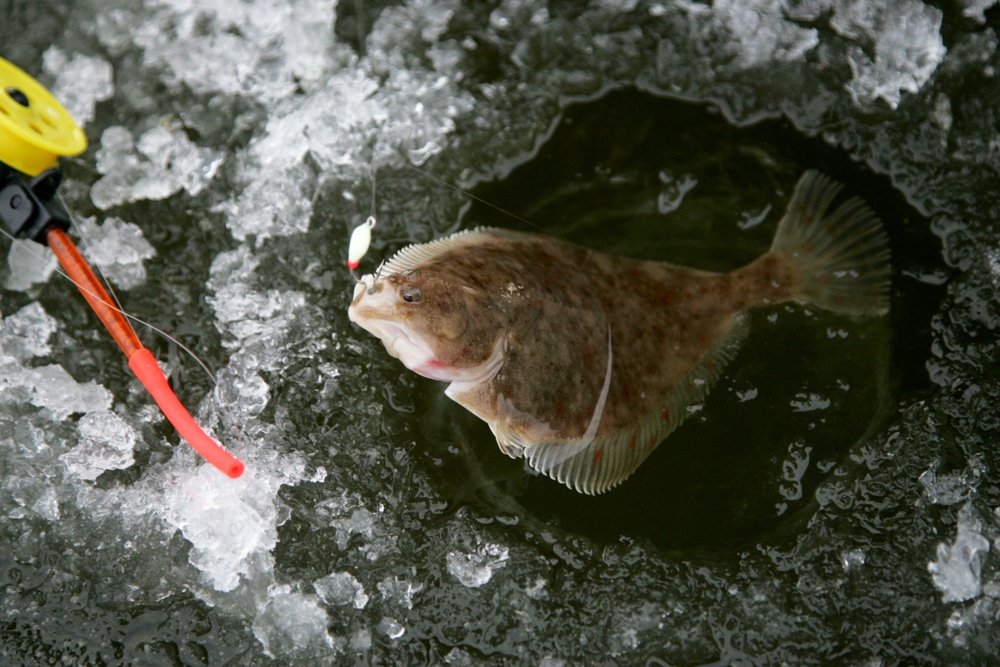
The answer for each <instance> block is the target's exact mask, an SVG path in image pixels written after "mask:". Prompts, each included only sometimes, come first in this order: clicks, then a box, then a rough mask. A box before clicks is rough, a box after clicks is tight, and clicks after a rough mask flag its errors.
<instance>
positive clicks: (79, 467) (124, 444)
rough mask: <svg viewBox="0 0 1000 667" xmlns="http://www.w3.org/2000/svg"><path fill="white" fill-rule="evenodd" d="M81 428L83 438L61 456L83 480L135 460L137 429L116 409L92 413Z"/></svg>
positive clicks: (124, 465)
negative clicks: (119, 414)
mask: <svg viewBox="0 0 1000 667" xmlns="http://www.w3.org/2000/svg"><path fill="white" fill-rule="evenodd" d="M77 428H78V429H79V431H80V440H79V441H78V442H77V444H76V447H74V448H73V449H72V450H70V451H69V452H67V453H66V454H63V455H62V456H61V457H60V458H61V459H62V461H63V463H65V464H66V468H67V469H68V470H69V471H70V472H71V473H73V474H74V475H76V476H77V477H79V478H80V479H84V480H87V481H93V480H95V479H97V478H98V476H100V474H101V473H102V472H104V471H105V470H119V469H122V468H127V467H129V466H130V465H132V464H133V463H134V462H135V456H134V453H133V450H134V448H135V443H136V434H135V431H134V430H133V429H132V427H131V426H130V425H129V424H128V422H126V421H125V420H124V419H122V418H121V417H119V416H118V415H116V414H115V413H114V412H111V411H110V410H101V411H96V412H88V413H87V414H85V415H84V416H83V417H81V418H80V421H79V423H78V424H77Z"/></svg>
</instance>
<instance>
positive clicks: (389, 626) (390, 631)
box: [378, 616, 406, 639]
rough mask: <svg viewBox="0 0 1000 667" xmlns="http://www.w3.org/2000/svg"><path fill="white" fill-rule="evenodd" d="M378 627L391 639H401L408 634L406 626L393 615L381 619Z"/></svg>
mask: <svg viewBox="0 0 1000 667" xmlns="http://www.w3.org/2000/svg"><path fill="white" fill-rule="evenodd" d="M378 629H379V630H381V631H382V632H383V633H384V634H385V635H386V636H387V637H388V638H389V639H399V638H400V637H402V636H403V635H405V634H406V627H405V626H404V625H403V624H402V623H400V622H399V621H397V620H396V619H395V618H393V617H392V616H385V617H384V618H383V619H382V620H381V621H379V624H378Z"/></svg>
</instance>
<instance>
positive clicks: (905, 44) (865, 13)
mask: <svg viewBox="0 0 1000 667" xmlns="http://www.w3.org/2000/svg"><path fill="white" fill-rule="evenodd" d="M941 20H942V13H941V10H940V9H937V8H935V7H930V6H928V5H925V4H924V3H923V2H920V0H899V1H898V2H890V3H886V4H884V5H883V4H879V3H870V2H866V0H844V1H842V2H838V3H836V5H835V10H834V15H833V18H832V19H831V20H830V26H831V27H832V28H833V29H834V30H836V31H837V32H838V33H840V34H841V35H843V36H844V37H846V38H848V39H851V40H854V41H855V42H857V44H856V45H854V46H852V47H851V48H850V50H849V52H848V61H849V63H850V66H851V72H852V73H853V74H854V79H853V80H852V81H851V82H850V83H849V84H847V90H848V92H850V94H851V97H852V98H853V100H854V102H855V103H856V104H859V105H862V106H863V105H868V104H870V103H872V102H874V101H875V100H876V99H882V100H883V101H885V102H886V103H887V104H888V105H889V106H890V107H892V108H893V109H895V108H896V106H898V105H899V101H900V99H901V96H902V93H903V92H908V93H916V92H917V91H919V90H920V88H921V87H922V86H923V85H924V84H925V83H926V82H927V80H928V79H930V77H931V75H932V74H933V73H934V70H935V69H937V66H938V64H940V62H941V61H942V60H943V59H944V55H945V52H946V49H945V46H944V41H943V40H942V37H941V32H940V31H941Z"/></svg>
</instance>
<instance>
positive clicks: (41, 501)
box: [3, 478, 60, 521]
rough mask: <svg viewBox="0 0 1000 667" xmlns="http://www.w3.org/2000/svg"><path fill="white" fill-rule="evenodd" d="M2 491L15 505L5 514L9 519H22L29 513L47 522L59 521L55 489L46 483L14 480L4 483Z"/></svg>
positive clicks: (57, 498) (43, 481) (35, 480)
mask: <svg viewBox="0 0 1000 667" xmlns="http://www.w3.org/2000/svg"><path fill="white" fill-rule="evenodd" d="M3 491H4V492H6V493H7V494H9V495H10V498H11V500H13V501H14V503H15V504H16V507H15V508H13V509H11V510H10V511H9V512H8V513H7V516H9V517H10V518H12V519H24V518H26V517H27V516H29V513H33V514H37V515H38V516H40V517H42V518H43V519H45V520H47V521H58V520H59V517H60V513H59V497H58V494H57V492H56V489H55V487H53V486H52V484H51V483H49V482H48V481H46V480H39V479H31V478H27V479H18V478H15V479H11V480H8V481H7V482H6V484H5V488H4V489H3Z"/></svg>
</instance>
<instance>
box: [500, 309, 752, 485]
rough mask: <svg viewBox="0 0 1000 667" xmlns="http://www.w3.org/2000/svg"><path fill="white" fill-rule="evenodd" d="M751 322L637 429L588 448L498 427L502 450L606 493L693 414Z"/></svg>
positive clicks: (734, 329)
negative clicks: (531, 440) (689, 411)
mask: <svg viewBox="0 0 1000 667" xmlns="http://www.w3.org/2000/svg"><path fill="white" fill-rule="evenodd" d="M748 321H749V317H748V316H747V315H746V314H745V313H738V314H737V315H735V316H734V317H733V323H732V325H731V326H730V328H729V329H728V330H727V331H726V333H725V334H723V336H722V337H721V338H720V339H719V340H718V342H716V344H715V346H714V347H713V348H712V349H711V351H709V353H708V354H707V355H706V356H705V358H704V359H703V360H702V361H701V363H699V364H698V365H697V366H696V367H695V368H694V369H693V370H692V371H691V372H690V373H688V375H687V376H686V377H685V378H684V380H682V381H681V382H680V384H678V386H677V387H676V388H675V389H674V390H673V391H672V392H671V393H670V394H669V395H668V396H667V397H666V398H665V399H664V401H663V403H662V405H661V406H660V407H659V408H657V409H656V410H655V411H654V412H652V413H650V414H648V415H645V416H644V417H643V418H641V419H640V420H638V422H636V423H635V424H634V425H633V426H632V427H631V428H627V429H625V430H623V431H620V432H618V433H614V434H611V435H610V436H605V437H601V438H596V439H593V440H592V441H590V442H587V443H580V442H570V443H567V442H562V441H560V442H541V443H528V442H524V441H522V440H521V439H520V438H518V437H517V435H516V434H514V433H510V432H508V431H507V430H506V429H504V428H502V427H500V426H497V427H494V428H493V432H494V434H496V436H497V440H498V441H499V442H500V446H501V448H502V449H503V450H504V451H505V452H507V453H508V454H511V453H512V452H519V451H523V454H524V457H525V460H526V461H527V462H528V465H530V466H531V467H532V468H534V469H535V470H537V471H539V472H541V473H544V474H545V475H548V476H549V477H551V478H552V479H554V480H556V481H558V482H562V483H563V484H565V485H566V486H568V487H570V488H571V489H573V490H574V491H579V492H581V493H587V494H590V495H594V494H598V493H604V492H605V491H607V490H609V489H611V488H613V487H615V486H617V485H618V484H619V483H621V482H622V481H624V480H625V479H626V478H627V477H628V476H629V475H631V474H632V473H633V472H635V469H636V468H638V467H639V464H641V463H642V462H643V461H644V460H645V459H646V457H647V456H649V454H650V453H652V451H653V450H654V449H656V447H657V445H659V444H660V442H662V441H663V439H664V438H666V437H667V436H668V435H669V434H670V433H671V432H672V431H673V430H674V429H675V428H677V427H678V426H679V425H680V424H681V422H683V421H684V419H685V418H686V417H687V409H688V407H690V406H691V405H693V404H695V403H697V402H698V401H701V400H702V399H703V398H704V397H705V396H706V395H707V394H708V391H709V389H711V387H712V385H713V384H714V383H715V381H716V380H718V378H719V375H720V374H721V371H722V369H723V368H724V367H725V366H726V365H727V364H728V363H729V361H730V360H731V359H732V358H733V356H735V354H736V351H737V350H738V349H739V346H740V344H741V343H742V342H743V339H744V338H745V337H746V333H747V330H748Z"/></svg>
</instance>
